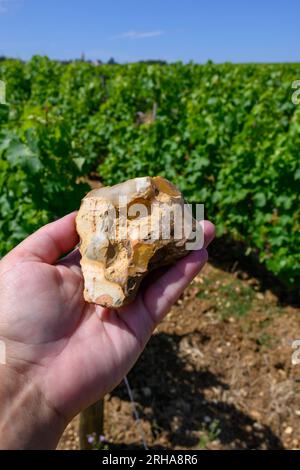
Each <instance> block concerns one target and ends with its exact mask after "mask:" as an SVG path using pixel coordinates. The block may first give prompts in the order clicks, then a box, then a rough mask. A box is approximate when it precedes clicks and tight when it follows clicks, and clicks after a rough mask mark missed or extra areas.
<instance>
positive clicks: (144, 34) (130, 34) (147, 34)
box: [111, 30, 165, 39]
mask: <svg viewBox="0 0 300 470" xmlns="http://www.w3.org/2000/svg"><path fill="white" fill-rule="evenodd" d="M163 34H165V32H164V31H161V30H157V31H127V32H126V33H122V34H118V35H117V36H113V37H112V38H111V39H143V38H153V37H155V36H162V35H163Z"/></svg>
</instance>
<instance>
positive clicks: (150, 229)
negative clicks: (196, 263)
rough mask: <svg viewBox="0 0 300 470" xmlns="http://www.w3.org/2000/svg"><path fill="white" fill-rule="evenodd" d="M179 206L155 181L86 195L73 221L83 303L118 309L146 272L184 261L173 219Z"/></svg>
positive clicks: (171, 190) (177, 197)
mask: <svg viewBox="0 0 300 470" xmlns="http://www.w3.org/2000/svg"><path fill="white" fill-rule="evenodd" d="M183 205H184V199H183V197H182V195H181V193H180V191H179V190H178V189H177V188H176V187H175V186H174V185H173V184H172V183H170V182H169V181H167V180H166V179H164V178H162V177H160V176H157V177H153V178H152V177H142V178H135V179H132V180H128V181H125V182H124V183H120V184H118V185H115V186H111V187H104V188H100V189H95V190H93V191H91V192H89V193H88V194H87V195H86V197H85V198H84V199H83V200H82V204H81V207H80V210H79V212H78V215H77V218H76V227H77V232H78V234H79V236H80V240H81V243H80V252H81V255H82V259H81V268H82V272H83V277H84V298H85V300H86V301H87V302H92V303H95V304H98V305H102V306H103V307H109V308H119V307H122V306H123V305H126V304H127V303H129V302H130V301H132V300H133V299H134V298H135V296H136V294H137V291H138V288H139V285H140V283H141V281H142V279H143V277H144V276H145V275H146V274H147V273H148V272H149V271H151V270H153V269H154V268H157V267H160V266H164V265H168V264H171V263H173V262H174V261H175V260H177V259H179V258H181V257H183V256H184V255H186V254H187V249H186V247H185V243H186V241H187V238H188V236H187V234H186V233H184V230H183V228H182V227H183V224H181V223H180V222H179V223H178V220H180V219H176V217H175V216H174V214H176V215H179V212H181V213H182V208H183ZM170 214H171V216H170ZM182 220H183V218H182ZM191 221H192V227H194V224H195V221H194V220H193V219H192V217H191ZM192 227H191V229H192Z"/></svg>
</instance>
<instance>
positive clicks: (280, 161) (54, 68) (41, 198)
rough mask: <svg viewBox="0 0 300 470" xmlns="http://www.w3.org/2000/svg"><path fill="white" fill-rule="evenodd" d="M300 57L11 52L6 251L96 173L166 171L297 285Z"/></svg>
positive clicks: (0, 248)
mask: <svg viewBox="0 0 300 470" xmlns="http://www.w3.org/2000/svg"><path fill="white" fill-rule="evenodd" d="M299 77H300V66H299V65H297V64H295V65H293V64H282V65H275V64H274V65H254V64H253V65H252V64H248V65H232V64H229V63H228V64H223V65H215V64H213V63H207V64H206V65H196V64H193V63H190V64H187V65H183V64H181V63H174V64H170V65H159V64H157V65H155V64H153V65H149V64H129V65H97V66H96V65H93V64H90V63H86V62H74V63H70V64H62V63H59V62H56V61H51V60H49V59H48V58H46V57H38V56H36V57H33V58H32V59H31V60H30V61H29V62H27V63H23V62H21V61H18V60H3V61H1V62H0V80H2V81H4V82H5V84H6V102H7V104H1V105H0V207H1V209H0V211H1V212H0V255H1V256H2V255H4V254H5V253H6V252H7V251H8V250H10V249H11V248H12V247H13V246H14V245H15V244H16V243H18V242H19V241H20V240H22V239H23V238H24V237H25V236H26V235H28V234H29V233H31V232H32V231H33V230H35V229H36V228H37V227H39V226H40V225H42V224H44V223H46V222H47V221H49V220H52V219H54V218H55V217H58V216H61V215H63V214H65V213H66V212H68V211H71V210H74V209H76V208H78V205H79V201H80V199H81V197H82V196H83V195H84V193H85V192H86V191H87V189H88V185H87V183H86V181H87V177H88V178H95V175H96V176H97V177H99V178H100V180H101V182H102V183H103V184H114V183H117V182H119V181H122V180H125V179H127V178H132V177H137V176H142V175H157V174H160V175H162V176H165V177H167V178H168V179H170V180H172V181H173V182H174V183H175V184H177V185H178V186H179V187H180V189H181V190H182V191H183V193H184V195H185V196H186V198H187V200H188V201H189V202H203V203H205V207H206V214H207V216H208V217H209V218H211V220H213V221H214V222H215V223H216V226H217V230H218V235H222V234H228V236H230V237H231V238H232V239H233V240H236V241H240V242H242V243H244V244H245V246H246V247H247V253H249V254H250V253H252V254H253V255H254V256H256V257H257V258H258V259H259V260H260V261H261V262H262V263H264V264H265V266H266V268H267V269H268V270H269V271H271V272H272V273H273V274H275V275H276V276H277V277H278V278H279V279H281V281H283V282H284V283H285V284H286V286H288V287H291V288H293V287H295V286H296V285H297V284H299V281H300V253H299V244H300V191H299V185H300V158H299V148H300V106H297V105H295V104H293V102H292V99H291V97H292V93H293V89H292V86H291V84H292V82H293V81H294V80H296V79H297V78H299Z"/></svg>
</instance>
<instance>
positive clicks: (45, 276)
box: [0, 213, 214, 449]
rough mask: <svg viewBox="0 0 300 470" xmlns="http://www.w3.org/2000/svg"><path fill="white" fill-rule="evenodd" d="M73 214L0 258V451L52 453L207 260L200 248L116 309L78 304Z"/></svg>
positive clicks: (208, 234)
mask: <svg viewBox="0 0 300 470" xmlns="http://www.w3.org/2000/svg"><path fill="white" fill-rule="evenodd" d="M75 216H76V214H75V213H72V214H69V215H67V216H66V217H64V218H62V219H60V220H57V221H56V222H53V223H51V224H48V225H46V226H45V227H43V228H41V229H40V230H38V231H37V232H35V233H34V234H33V235H31V236H30V237H28V238H27V239H26V240H24V242H22V243H21V244H20V245H18V246H17V247H16V248H15V249H14V250H12V251H11V252H10V253H9V254H8V255H6V257H4V258H3V259H2V261H1V262H0V340H2V341H4V343H5V345H6V353H7V364H6V365H0V399H1V411H0V435H2V438H1V439H0V448H34V449H38V448H54V447H55V446H56V445H57V442H58V440H59V438H60V436H61V434H62V432H63V430H64V428H65V426H66V425H67V423H68V422H69V421H70V420H71V419H72V417H73V416H74V415H76V414H77V413H78V412H79V411H80V410H82V409H84V408H86V407H87V406H89V405H91V404H92V403H94V402H95V401H97V400H99V399H100V398H102V397H103V396H104V395H105V394H106V393H107V392H109V391H111V390H112V389H113V388H114V387H115V386H116V385H117V384H118V383H119V382H120V381H121V380H122V378H123V377H124V376H125V375H126V374H127V372H128V371H129V370H130V369H131V367H132V366H133V364H134V363H135V361H136V360H137V358H138V356H139V355H140V353H141V352H142V350H143V349H144V347H145V345H146V343H147V341H148V340H149V338H150V336H151V333H152V332H153V330H154V328H155V327H156V325H157V324H158V323H159V322H160V321H161V320H162V318H163V317H164V315H165V314H166V313H167V312H168V311H169V309H170V307H171V306H172V304H173V303H174V302H175V301H176V299H177V298H178V297H179V296H180V294H181V293H182V291H183V290H184V288H185V287H186V286H187V285H188V284H189V283H190V282H191V280H192V279H193V277H194V276H195V275H196V274H197V273H198V272H199V271H200V269H201V268H202V267H203V265H204V264H205V262H206V260H207V251H206V247H207V245H208V244H209V243H210V242H211V240H212V239H213V237H214V227H213V225H212V224H211V223H210V222H205V223H204V234H205V237H204V238H205V247H204V248H203V249H201V250H198V251H192V252H191V253H190V254H189V255H188V256H186V257H185V258H183V259H181V260H179V261H178V262H177V263H176V264H175V265H174V266H172V267H170V268H169V269H168V270H166V271H165V272H164V273H163V274H162V275H161V276H160V277H159V278H158V277H157V275H155V276H153V277H156V279H155V280H153V281H151V282H149V279H148V280H147V282H146V283H144V285H143V284H142V288H141V289H140V291H139V293H138V296H137V297H136V299H135V301H134V302H132V303H131V304H130V305H128V306H126V307H123V308H121V309H119V310H108V309H105V308H102V307H100V306H97V305H94V304H88V303H86V302H85V301H84V298H83V278H82V274H81V270H80V267H79V253H78V250H75V251H74V252H72V253H70V254H69V255H68V256H66V257H65V258H63V259H61V256H62V255H64V254H65V253H68V252H69V251H70V250H72V249H73V248H74V246H75V245H76V244H77V243H78V237H77V234H76V230H75ZM1 431H2V432H1Z"/></svg>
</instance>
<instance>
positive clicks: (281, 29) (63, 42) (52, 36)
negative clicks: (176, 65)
mask: <svg viewBox="0 0 300 470" xmlns="http://www.w3.org/2000/svg"><path fill="white" fill-rule="evenodd" d="M82 52H83V53H84V54H85V56H86V58H90V59H102V60H105V61H106V60H108V59H109V58H110V57H114V58H115V59H116V60H117V61H119V62H132V61H136V60H145V59H164V60H168V61H176V60H182V61H184V62H186V61H189V60H193V61H195V62H200V63H203V62H206V61H207V60H208V59H211V60H213V61H214V62H225V61H232V62H285V61H293V62H298V61H299V60H300V57H299V52H300V0H252V1H251V0H223V1H222V0H148V1H146V0H139V1H137V0H0V55H7V56H12V57H19V58H22V59H28V58H30V57H31V56H32V55H33V54H43V55H44V54H45V55H48V56H49V57H51V58H57V59H70V58H76V57H77V58H78V57H80V55H81V53H82Z"/></svg>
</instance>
